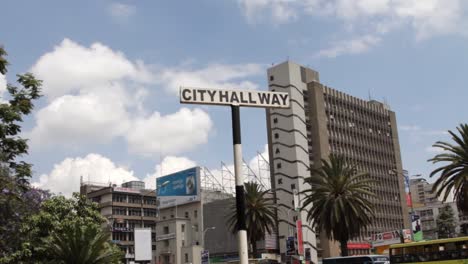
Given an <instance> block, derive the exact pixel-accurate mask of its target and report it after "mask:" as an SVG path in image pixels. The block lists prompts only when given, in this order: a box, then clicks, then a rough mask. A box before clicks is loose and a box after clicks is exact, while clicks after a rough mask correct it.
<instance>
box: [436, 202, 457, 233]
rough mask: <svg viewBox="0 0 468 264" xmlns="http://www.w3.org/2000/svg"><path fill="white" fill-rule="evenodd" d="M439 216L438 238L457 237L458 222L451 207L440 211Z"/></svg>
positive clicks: (445, 207) (448, 206)
mask: <svg viewBox="0 0 468 264" xmlns="http://www.w3.org/2000/svg"><path fill="white" fill-rule="evenodd" d="M439 210H440V211H439V215H438V216H437V234H438V238H450V237H455V227H456V220H455V216H454V214H453V210H452V207H450V205H447V206H444V207H442V208H440V209H439Z"/></svg>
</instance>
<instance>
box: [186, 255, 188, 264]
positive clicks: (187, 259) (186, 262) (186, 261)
mask: <svg viewBox="0 0 468 264" xmlns="http://www.w3.org/2000/svg"><path fill="white" fill-rule="evenodd" d="M187 262H188V254H187V253H185V263H187Z"/></svg>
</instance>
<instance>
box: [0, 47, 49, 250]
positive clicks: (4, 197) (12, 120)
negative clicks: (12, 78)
mask: <svg viewBox="0 0 468 264" xmlns="http://www.w3.org/2000/svg"><path fill="white" fill-rule="evenodd" d="M6 55H7V53H6V51H5V50H4V48H3V47H1V46H0V75H6V73H7V66H8V61H7V59H6ZM16 76H17V79H16V82H17V84H18V85H17V86H15V85H12V84H7V91H8V95H7V96H5V97H3V98H0V99H1V100H0V258H2V257H4V256H6V255H7V254H11V253H12V252H14V251H16V250H18V249H19V248H20V245H21V244H22V243H23V242H24V241H23V238H22V237H21V236H18V232H19V229H20V227H21V223H22V222H23V220H24V219H25V218H26V217H27V216H28V215H30V214H33V213H35V212H36V211H37V210H38V208H39V207H38V206H36V207H34V205H38V204H35V201H33V199H34V197H32V196H31V195H33V194H37V195H38V196H37V197H36V198H38V201H42V200H43V199H42V198H40V197H39V196H41V195H46V194H45V193H42V194H41V193H40V191H39V190H37V189H33V190H31V189H30V187H29V178H30V177H31V166H32V165H31V164H29V163H26V162H24V161H20V158H21V156H23V155H25V154H27V153H28V145H27V140H26V139H24V138H22V137H20V136H19V135H20V133H21V126H20V124H21V122H22V121H23V118H24V116H26V115H28V114H30V113H31V111H32V109H33V108H34V104H33V101H34V100H36V99H38V98H39V97H40V90H41V81H39V80H37V79H35V78H34V76H33V75H32V74H31V73H25V74H18V75H16ZM46 196H47V195H46Z"/></svg>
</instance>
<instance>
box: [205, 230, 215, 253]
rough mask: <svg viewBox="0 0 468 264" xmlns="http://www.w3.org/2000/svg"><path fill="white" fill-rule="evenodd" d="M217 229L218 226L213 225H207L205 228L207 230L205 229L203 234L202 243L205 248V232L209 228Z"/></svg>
mask: <svg viewBox="0 0 468 264" xmlns="http://www.w3.org/2000/svg"><path fill="white" fill-rule="evenodd" d="M215 229H216V226H212V227H207V228H205V230H203V234H202V245H203V248H205V233H206V232H207V231H208V230H215Z"/></svg>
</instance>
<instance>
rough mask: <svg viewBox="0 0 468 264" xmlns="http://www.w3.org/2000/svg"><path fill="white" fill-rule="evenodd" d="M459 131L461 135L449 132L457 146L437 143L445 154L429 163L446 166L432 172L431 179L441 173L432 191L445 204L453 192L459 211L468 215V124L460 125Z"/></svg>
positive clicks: (438, 155)
mask: <svg viewBox="0 0 468 264" xmlns="http://www.w3.org/2000/svg"><path fill="white" fill-rule="evenodd" d="M457 130H458V133H459V134H460V135H457V134H455V133H454V132H452V131H450V130H449V131H448V132H449V134H450V135H451V136H452V140H453V141H454V142H455V144H450V143H447V142H442V141H437V142H436V143H435V144H434V145H433V146H434V147H436V148H440V149H441V150H443V153H440V154H437V155H435V156H434V157H433V158H432V159H430V160H429V161H431V162H432V163H434V164H435V163H439V162H441V163H444V165H442V166H441V167H439V168H437V169H435V170H434V171H432V173H431V175H430V177H433V176H435V175H437V174H439V173H440V176H439V178H438V179H437V180H436V182H435V183H434V187H433V188H432V191H433V192H435V193H436V194H437V196H438V197H443V201H444V202H445V201H446V200H447V198H448V196H449V195H450V193H452V192H453V193H454V197H455V201H456V203H457V207H458V210H459V211H460V212H461V213H465V214H468V124H460V126H459V127H457Z"/></svg>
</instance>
